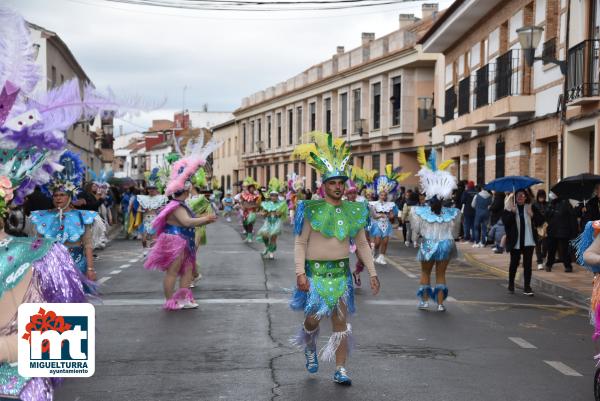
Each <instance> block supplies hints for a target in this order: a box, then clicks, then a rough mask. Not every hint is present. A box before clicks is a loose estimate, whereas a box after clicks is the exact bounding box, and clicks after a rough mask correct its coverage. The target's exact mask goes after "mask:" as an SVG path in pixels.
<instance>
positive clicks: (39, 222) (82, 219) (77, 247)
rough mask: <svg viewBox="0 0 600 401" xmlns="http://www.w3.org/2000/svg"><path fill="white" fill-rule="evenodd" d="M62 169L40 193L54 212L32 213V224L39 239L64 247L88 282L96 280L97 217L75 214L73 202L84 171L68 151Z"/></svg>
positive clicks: (94, 214)
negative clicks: (49, 200)
mask: <svg viewBox="0 0 600 401" xmlns="http://www.w3.org/2000/svg"><path fill="white" fill-rule="evenodd" d="M60 164H61V165H63V166H64V169H63V170H62V171H61V172H55V173H54V174H53V175H52V178H51V179H50V181H49V182H48V183H47V184H46V185H44V186H43V187H42V191H44V193H45V194H46V195H48V196H50V197H52V202H53V204H54V207H55V209H52V210H36V211H33V212H31V223H32V224H33V226H34V229H35V231H36V233H37V235H38V236H40V237H43V238H46V239H49V240H53V241H59V242H61V243H62V244H64V245H65V246H66V247H67V249H68V250H69V253H70V254H71V257H73V260H74V261H75V265H76V266H77V267H78V268H79V270H80V271H81V272H82V273H83V274H85V275H86V276H87V278H88V279H90V280H96V270H95V269H94V256H93V249H94V243H93V237H92V225H93V224H94V219H95V218H96V216H97V215H98V213H97V212H94V211H91V210H77V209H75V208H74V207H73V204H72V201H73V200H74V199H76V196H77V193H78V192H79V188H80V186H81V182H82V180H83V176H84V174H85V167H84V165H83V162H82V161H81V159H80V158H79V156H78V155H77V154H75V153H73V152H71V151H69V150H67V151H66V152H65V153H63V154H62V155H61V157H60Z"/></svg>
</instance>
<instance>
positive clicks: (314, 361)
mask: <svg viewBox="0 0 600 401" xmlns="http://www.w3.org/2000/svg"><path fill="white" fill-rule="evenodd" d="M304 356H305V357H306V370H308V373H317V372H318V371H319V359H318V358H317V351H313V350H311V349H309V348H308V347H307V348H304Z"/></svg>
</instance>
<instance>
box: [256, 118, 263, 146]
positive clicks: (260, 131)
mask: <svg viewBox="0 0 600 401" xmlns="http://www.w3.org/2000/svg"><path fill="white" fill-rule="evenodd" d="M257 138H258V139H257V142H261V138H262V121H261V119H260V118H259V119H258V135H257Z"/></svg>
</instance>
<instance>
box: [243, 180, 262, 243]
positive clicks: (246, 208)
mask: <svg viewBox="0 0 600 401" xmlns="http://www.w3.org/2000/svg"><path fill="white" fill-rule="evenodd" d="M244 182H245V184H246V188H247V189H246V190H245V191H242V193H241V195H240V202H241V206H242V224H243V226H244V233H245V234H246V242H252V240H253V236H254V223H255V222H256V210H257V209H258V207H259V203H260V194H259V193H258V192H257V190H256V184H257V183H256V181H254V179H253V178H252V177H247V178H246V179H245V180H244Z"/></svg>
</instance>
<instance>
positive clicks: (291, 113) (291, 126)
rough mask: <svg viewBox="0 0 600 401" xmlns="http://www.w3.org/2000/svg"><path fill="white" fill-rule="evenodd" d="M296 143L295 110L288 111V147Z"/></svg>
mask: <svg viewBox="0 0 600 401" xmlns="http://www.w3.org/2000/svg"><path fill="white" fill-rule="evenodd" d="M293 143H294V110H293V109H289V110H288V145H291V144H293Z"/></svg>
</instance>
